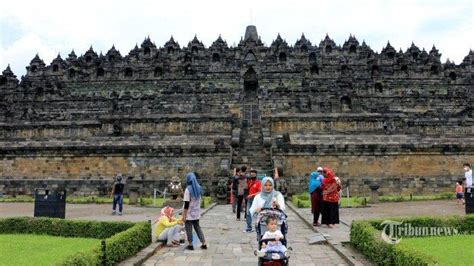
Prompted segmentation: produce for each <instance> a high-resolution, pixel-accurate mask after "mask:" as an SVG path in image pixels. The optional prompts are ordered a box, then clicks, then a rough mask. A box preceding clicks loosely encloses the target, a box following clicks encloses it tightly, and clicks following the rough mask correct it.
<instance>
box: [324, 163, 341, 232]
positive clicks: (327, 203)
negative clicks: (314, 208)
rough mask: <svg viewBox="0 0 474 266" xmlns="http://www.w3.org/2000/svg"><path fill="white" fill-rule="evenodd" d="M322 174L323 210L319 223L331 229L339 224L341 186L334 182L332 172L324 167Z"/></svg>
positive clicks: (334, 178)
mask: <svg viewBox="0 0 474 266" xmlns="http://www.w3.org/2000/svg"><path fill="white" fill-rule="evenodd" d="M323 174H324V175H325V177H324V180H323V184H322V190H323V210H322V215H323V217H322V218H321V223H322V224H325V225H327V226H328V227H329V228H333V227H334V226H335V224H338V223H339V191H340V190H341V184H340V183H339V182H338V181H337V180H336V177H335V176H334V172H333V171H332V170H331V169H329V168H326V167H324V168H323Z"/></svg>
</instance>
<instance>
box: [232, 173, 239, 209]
mask: <svg viewBox="0 0 474 266" xmlns="http://www.w3.org/2000/svg"><path fill="white" fill-rule="evenodd" d="M239 176H240V168H234V174H233V175H232V177H231V184H230V186H231V188H230V194H231V196H230V197H231V203H232V213H235V210H236V208H237V180H238V179H239Z"/></svg>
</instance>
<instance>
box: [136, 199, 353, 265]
mask: <svg viewBox="0 0 474 266" xmlns="http://www.w3.org/2000/svg"><path fill="white" fill-rule="evenodd" d="M287 214H288V224H289V231H288V235H287V238H288V241H289V246H291V247H292V248H293V250H294V251H293V254H292V256H291V258H290V264H292V265H346V263H345V261H344V260H343V258H341V257H340V256H339V255H338V254H337V253H336V252H335V251H334V250H332V249H331V247H329V246H328V245H324V244H323V245H309V244H308V242H307V236H309V235H311V234H313V233H314V232H313V231H312V230H311V229H310V228H309V227H308V226H307V225H306V224H304V223H303V222H302V221H301V219H300V218H298V217H297V216H296V214H294V213H293V212H292V211H291V210H288V211H287ZM201 226H202V227H203V231H204V235H205V237H206V242H207V243H208V250H200V249H199V245H198V246H196V247H195V248H196V250H194V251H185V250H184V246H180V247H176V248H162V249H160V250H158V251H157V253H156V254H154V255H153V256H152V257H151V258H149V259H148V260H147V261H145V263H144V265H146V266H151V265H170V266H171V265H226V266H230V265H256V264H257V261H258V260H257V257H255V256H254V255H253V250H254V249H256V248H257V241H256V234H255V233H243V232H242V230H243V229H244V227H245V222H244V221H236V219H235V215H234V214H232V212H231V210H230V206H229V205H217V206H216V207H214V208H213V209H211V210H210V211H209V212H208V213H206V215H204V216H203V217H202V219H201Z"/></svg>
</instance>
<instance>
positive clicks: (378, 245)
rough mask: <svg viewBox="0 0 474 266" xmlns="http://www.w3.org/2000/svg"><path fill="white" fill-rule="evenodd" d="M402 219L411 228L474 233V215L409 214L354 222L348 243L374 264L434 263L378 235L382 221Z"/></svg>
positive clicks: (431, 259) (430, 258)
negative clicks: (444, 216)
mask: <svg viewBox="0 0 474 266" xmlns="http://www.w3.org/2000/svg"><path fill="white" fill-rule="evenodd" d="M385 220H392V221H403V222H404V223H410V224H411V225H412V226H414V227H418V226H420V227H421V226H426V227H436V226H441V227H454V228H457V229H458V230H459V232H462V233H472V232H474V215H466V216H464V217H460V216H452V217H447V218H433V217H412V218H405V219H401V218H393V219H373V220H364V221H353V222H352V225H351V231H350V241H351V244H352V245H353V246H354V247H355V248H356V249H358V250H359V251H361V252H362V253H363V254H364V255H365V256H367V258H369V259H370V260H371V261H372V262H374V263H375V264H377V265H433V264H438V263H437V261H436V259H435V258H433V257H431V256H428V255H426V254H422V253H419V252H416V251H414V250H411V249H408V248H406V247H403V246H399V245H391V244H388V243H386V242H384V241H383V240H382V239H381V238H380V230H382V228H383V225H382V222H383V221H385Z"/></svg>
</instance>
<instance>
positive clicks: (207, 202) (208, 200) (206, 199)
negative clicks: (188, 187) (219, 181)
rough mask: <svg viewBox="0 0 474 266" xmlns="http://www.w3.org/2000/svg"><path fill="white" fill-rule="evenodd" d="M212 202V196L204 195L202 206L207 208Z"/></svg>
mask: <svg viewBox="0 0 474 266" xmlns="http://www.w3.org/2000/svg"><path fill="white" fill-rule="evenodd" d="M211 203H212V198H211V197H207V196H204V197H202V200H201V208H203V209H205V208H207V207H208V206H209V205H211Z"/></svg>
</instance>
